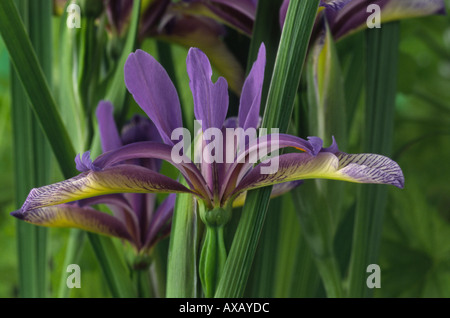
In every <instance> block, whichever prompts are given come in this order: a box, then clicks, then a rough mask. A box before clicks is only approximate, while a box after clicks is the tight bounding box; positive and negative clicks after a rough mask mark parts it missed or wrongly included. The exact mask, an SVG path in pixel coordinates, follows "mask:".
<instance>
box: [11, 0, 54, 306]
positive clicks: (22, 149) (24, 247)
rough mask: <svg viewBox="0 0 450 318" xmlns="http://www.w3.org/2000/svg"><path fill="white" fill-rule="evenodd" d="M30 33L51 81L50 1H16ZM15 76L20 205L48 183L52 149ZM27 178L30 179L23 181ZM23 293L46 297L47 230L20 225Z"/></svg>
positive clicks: (13, 79) (18, 232) (19, 247)
mask: <svg viewBox="0 0 450 318" xmlns="http://www.w3.org/2000/svg"><path fill="white" fill-rule="evenodd" d="M17 5H18V7H19V8H20V11H21V14H22V17H23V19H24V21H25V22H26V24H27V26H28V30H29V37H30V39H31V42H32V44H33V46H34V48H35V50H36V53H37V56H38V58H39V61H40V63H41V66H42V68H43V70H44V72H45V76H46V78H47V79H48V80H49V81H50V80H51V62H52V57H51V45H52V42H51V37H49V36H48V34H51V1H43V2H42V3H39V5H37V3H36V2H33V1H17ZM11 74H12V103H13V111H12V114H13V124H14V141H15V143H16V147H15V158H16V159H17V160H16V163H17V164H16V167H15V169H16V193H17V197H16V198H17V202H16V204H17V206H20V205H21V202H23V200H24V199H25V198H26V195H27V194H28V193H27V192H28V191H29V189H30V188H33V187H38V186H42V185H44V184H46V183H48V179H49V170H50V166H51V165H50V160H51V158H50V155H49V153H50V152H49V147H48V143H47V142H46V139H45V136H44V135H43V134H42V132H41V130H40V128H39V127H38V125H37V121H36V119H35V116H34V114H33V113H32V111H31V109H30V107H29V106H28V100H27V99H26V97H25V92H24V91H23V88H22V86H21V84H20V81H19V80H18V78H17V75H16V73H14V72H11ZM24 175H27V177H25V178H24ZM17 234H18V257H19V275H20V280H19V281H20V294H21V296H23V297H46V292H47V286H46V272H47V229H45V228H39V227H36V226H32V225H28V224H25V223H23V222H18V223H17Z"/></svg>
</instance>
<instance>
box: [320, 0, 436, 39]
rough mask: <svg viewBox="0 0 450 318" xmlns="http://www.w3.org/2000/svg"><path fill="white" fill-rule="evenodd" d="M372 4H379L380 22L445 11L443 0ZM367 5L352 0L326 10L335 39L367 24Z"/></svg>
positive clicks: (390, 0) (396, 0)
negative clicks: (333, 9) (335, 9)
mask: <svg viewBox="0 0 450 318" xmlns="http://www.w3.org/2000/svg"><path fill="white" fill-rule="evenodd" d="M374 4H376V5H379V6H380V9H381V22H388V21H393V20H400V19H405V18H413V17H419V16H426V15H432V14H443V13H445V4H444V1H443V0H379V1H377V2H375V3H374ZM368 5H369V4H368V3H367V1H366V0H353V1H350V2H349V3H348V4H347V5H345V6H344V7H343V8H340V10H339V11H329V10H327V20H328V23H329V25H330V29H331V31H332V33H333V35H334V37H335V39H339V38H341V37H343V36H345V35H347V34H349V33H351V32H353V31H356V30H359V29H361V28H365V27H366V26H367V23H366V22H367V19H368V18H369V16H370V15H371V14H372V12H367V7H368Z"/></svg>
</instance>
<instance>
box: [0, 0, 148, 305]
mask: <svg viewBox="0 0 450 318" xmlns="http://www.w3.org/2000/svg"><path fill="white" fill-rule="evenodd" d="M137 2H140V1H137ZM136 10H137V9H135V10H134V12H136ZM11 30H14V32H11ZM0 34H1V36H2V37H3V40H4V43H5V46H6V48H7V49H8V52H9V53H10V59H11V62H12V64H13V66H14V68H15V70H16V72H17V75H18V78H19V79H20V81H21V84H22V85H23V88H24V90H25V93H26V94H25V95H26V96H27V97H28V99H29V101H30V105H31V107H32V109H33V110H34V113H35V114H36V115H37V119H38V121H39V124H40V127H41V129H42V130H43V131H44V133H45V136H46V137H47V139H48V141H49V142H50V146H51V148H52V150H53V153H54V155H55V157H56V159H57V161H58V164H59V167H60V168H61V171H62V173H63V175H64V177H65V178H70V177H72V176H73V175H75V174H76V171H75V165H74V163H73V160H74V158H75V151H74V149H73V146H72V143H71V140H70V139H69V135H68V134H67V131H66V129H65V127H64V124H63V123H62V120H61V118H60V116H59V113H58V111H57V109H56V104H55V101H54V99H53V96H52V94H51V92H50V89H49V85H48V83H47V81H46V80H45V77H44V74H43V71H42V69H41V67H40V64H39V62H38V59H37V56H36V53H35V51H34V49H33V47H32V45H31V42H30V40H29V38H28V36H27V33H26V29H25V26H24V24H23V22H22V21H21V19H20V17H19V14H18V11H17V8H16V7H15V5H14V3H13V2H12V0H3V1H0ZM47 35H48V34H47ZM122 72H123V71H122ZM122 85H123V83H122ZM16 87H18V86H17V85H16ZM16 95H17V93H16ZM22 96H24V95H23V94H22ZM21 104H22V105H25V104H26V103H21ZM14 109H15V110H20V108H15V107H14ZM16 114H17V115H16V116H15V118H19V117H20V118H21V120H22V121H23V120H24V119H25V118H27V115H26V114H24V113H16ZM27 120H29V119H27ZM30 126H31V125H30ZM15 127H17V128H15V129H19V128H18V127H20V129H23V125H22V123H21V122H18V123H17V122H16V124H15ZM20 134H22V135H23V136H25V131H23V132H20ZM19 144H20V142H19ZM27 145H28V146H29V145H31V143H28V142H25V143H22V146H20V145H19V146H18V147H17V151H19V150H23V149H26V147H27ZM17 153H18V154H19V156H18V157H17V160H18V161H19V160H21V158H19V157H20V156H22V157H23V156H24V155H23V154H24V153H25V154H26V153H29V152H20V153H19V152H17ZM22 159H23V158H22ZM26 171H28V172H29V171H31V170H26ZM22 173H25V171H21V172H18V174H17V176H18V179H19V180H22V179H23V180H27V178H28V177H29V176H28V174H26V175H25V177H24V175H22ZM26 188H27V189H26V190H25V186H23V187H22V191H26V192H28V191H29V190H30V189H31V188H32V186H27V187H26ZM19 190H20V189H19ZM18 194H19V195H18V200H19V199H20V202H23V200H24V198H25V196H26V195H23V194H21V192H20V191H18ZM89 239H90V241H91V244H93V245H94V250H95V251H96V253H97V257H98V259H99V262H100V265H101V266H102V269H103V273H104V274H105V276H106V278H107V279H108V283H109V285H110V287H111V290H112V294H113V295H115V296H127V297H133V296H134V295H135V292H134V291H133V290H132V288H130V286H131V287H132V285H131V280H130V277H129V276H128V275H127V274H126V272H127V271H126V270H125V268H126V267H125V265H124V264H123V263H121V262H120V261H117V260H118V254H117V251H116V250H115V248H114V246H112V241H111V239H109V238H105V237H99V236H97V235H94V234H89ZM19 248H20V246H19ZM23 253H24V254H25V252H23ZM29 254H30V255H32V254H31V253H29ZM28 264H31V263H27V265H26V266H29V268H31V267H33V268H37V265H28ZM33 286H36V284H31V287H30V288H28V289H27V290H30V292H32V293H33V295H34V294H36V293H37V292H35V287H33Z"/></svg>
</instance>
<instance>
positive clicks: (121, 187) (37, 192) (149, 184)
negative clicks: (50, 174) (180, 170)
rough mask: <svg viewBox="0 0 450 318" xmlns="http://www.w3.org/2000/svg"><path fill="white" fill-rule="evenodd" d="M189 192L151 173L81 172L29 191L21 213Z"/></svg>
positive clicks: (119, 169)
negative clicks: (111, 197) (99, 199)
mask: <svg viewBox="0 0 450 318" xmlns="http://www.w3.org/2000/svg"><path fill="white" fill-rule="evenodd" d="M151 192H161V193H170V192H188V193H192V191H190V190H189V189H187V188H186V187H184V186H183V185H181V184H180V183H179V182H177V181H175V180H173V179H170V178H168V177H166V176H163V175H161V174H159V173H157V172H154V171H152V170H149V169H146V168H143V167H139V166H134V165H117V166H114V167H109V168H105V169H104V170H102V171H91V172H84V173H82V174H80V175H78V176H76V177H73V178H70V179H68V180H64V181H61V182H58V183H54V184H51V185H47V186H43V187H40V188H35V189H32V190H31V191H30V194H29V195H28V197H27V199H26V201H25V203H24V204H23V206H22V211H23V212H25V211H28V210H34V209H37V208H42V207H45V206H51V205H56V204H61V203H66V202H72V201H76V200H80V199H85V198H90V197H95V196H99V195H105V194H112V193H151Z"/></svg>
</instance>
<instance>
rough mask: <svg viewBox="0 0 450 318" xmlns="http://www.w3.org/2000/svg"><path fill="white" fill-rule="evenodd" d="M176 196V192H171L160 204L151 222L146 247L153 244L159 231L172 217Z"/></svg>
mask: <svg viewBox="0 0 450 318" xmlns="http://www.w3.org/2000/svg"><path fill="white" fill-rule="evenodd" d="M175 198H176V195H175V194H173V193H172V194H169V196H168V197H167V198H166V199H165V200H164V201H163V202H162V203H161V204H160V205H159V207H158V209H157V210H156V212H155V215H154V216H153V218H152V221H151V223H150V227H149V229H148V232H147V237H146V239H145V244H144V248H150V247H151V246H152V245H153V243H154V241H155V240H156V238H157V235H158V233H159V232H160V231H161V229H162V228H163V227H164V226H165V224H166V223H167V222H168V220H169V219H170V218H171V217H172V213H173V208H174V206H175Z"/></svg>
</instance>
